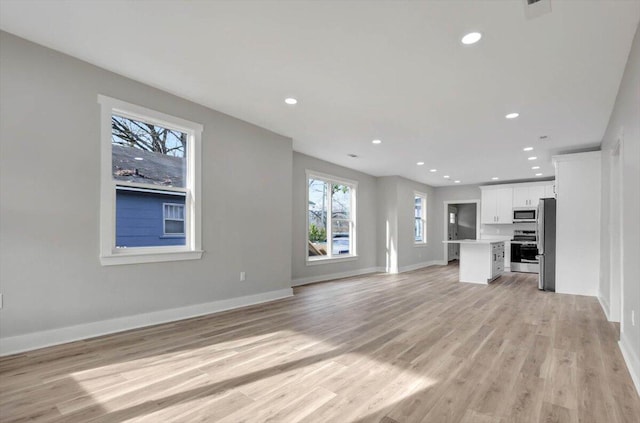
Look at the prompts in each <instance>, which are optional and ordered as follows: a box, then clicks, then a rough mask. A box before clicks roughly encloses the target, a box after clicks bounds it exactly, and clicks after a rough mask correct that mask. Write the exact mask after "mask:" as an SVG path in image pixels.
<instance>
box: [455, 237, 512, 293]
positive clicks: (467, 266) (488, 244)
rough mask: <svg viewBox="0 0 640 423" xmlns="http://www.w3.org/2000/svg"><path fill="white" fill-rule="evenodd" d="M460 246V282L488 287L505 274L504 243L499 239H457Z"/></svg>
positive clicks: (456, 241) (456, 242)
mask: <svg viewBox="0 0 640 423" xmlns="http://www.w3.org/2000/svg"><path fill="white" fill-rule="evenodd" d="M443 242H444V243H445V244H460V278H459V279H460V282H470V283H479V284H484V285H487V284H488V283H489V282H491V281H492V280H494V279H496V278H497V277H499V276H500V275H501V274H502V273H503V272H504V241H503V240H497V239H457V240H448V241H443Z"/></svg>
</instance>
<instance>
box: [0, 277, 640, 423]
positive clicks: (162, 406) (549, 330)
mask: <svg viewBox="0 0 640 423" xmlns="http://www.w3.org/2000/svg"><path fill="white" fill-rule="evenodd" d="M456 280H457V267H455V266H446V267H445V266H443V267H431V268H428V269H424V270H419V271H415V272H411V273H405V274H401V275H368V276H364V277H358V278H349V279H343V280H340V281H334V282H327V283H320V284H315V285H310V286H307V287H301V288H296V289H295V294H296V295H295V297H293V298H290V299H285V300H281V301H277V302H273V303H269V304H267V305H261V306H254V307H249V308H245V309H242V310H236V311H231V312H225V313H220V314H217V315H211V316H207V317H202V318H196V319H190V320H185V321H181V322H177V323H172V324H164V325H159V326H155V327H151V328H146V329H141V330H135V331H130V332H127V333H121V334H116V335H110V336H105V337H101V338H96V339H93V340H88V341H81V342H75V343H71V344H67V345H62V346H58V347H52V348H46V349H42V350H38V351H34V352H31V353H27V354H20V355H15V356H11V357H5V358H3V359H0V420H1V421H2V422H5V423H6V422H13V421H38V422H68V423H71V422H88V421H91V422H93V421H96V422H122V421H140V422H153V423H157V422H173V421H175V422H192V421H207V422H234V423H235V422H243V421H259V422H262V421H274V422H296V421H309V422H339V423H343V422H344V423H347V422H384V423H393V422H420V421H422V422H435V423H440V422H465V423H484V422H578V421H579V422H597V423H608V422H613V423H615V422H636V423H637V422H638V421H639V420H638V417H639V416H640V399H639V398H638V395H637V394H636V392H635V391H634V388H633V385H632V382H631V379H630V377H629V374H628V372H627V369H626V367H625V364H624V361H623V358H622V356H621V354H620V352H619V350H618V347H617V345H616V338H617V335H616V327H615V326H614V325H612V324H610V323H608V322H607V321H606V320H605V317H604V315H603V313H602V310H601V309H600V306H599V304H598V302H597V300H596V299H595V298H590V297H579V296H570V295H559V294H550V293H543V292H539V291H538V290H537V289H536V279H535V276H534V275H523V274H507V275H505V276H503V277H501V278H500V279H499V280H497V281H496V282H494V283H493V284H491V285H490V286H478V285H472V284H464V283H458V282H456Z"/></svg>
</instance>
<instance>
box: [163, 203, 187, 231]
mask: <svg viewBox="0 0 640 423" xmlns="http://www.w3.org/2000/svg"><path fill="white" fill-rule="evenodd" d="M164 234H165V235H184V204H174V203H164Z"/></svg>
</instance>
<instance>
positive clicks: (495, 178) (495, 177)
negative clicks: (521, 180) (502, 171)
mask: <svg viewBox="0 0 640 423" xmlns="http://www.w3.org/2000/svg"><path fill="white" fill-rule="evenodd" d="M498 179H500V178H498V177H497V176H494V177H493V178H491V180H492V181H497V180H498Z"/></svg>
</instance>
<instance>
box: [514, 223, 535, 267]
mask: <svg viewBox="0 0 640 423" xmlns="http://www.w3.org/2000/svg"><path fill="white" fill-rule="evenodd" d="M537 240H538V236H537V231H536V230H535V229H534V230H515V231H513V239H512V240H511V271H512V272H526V273H538V272H540V263H539V262H538V259H537V257H536V256H537V255H538V246H537V244H536V242H537Z"/></svg>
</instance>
